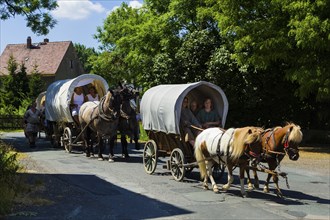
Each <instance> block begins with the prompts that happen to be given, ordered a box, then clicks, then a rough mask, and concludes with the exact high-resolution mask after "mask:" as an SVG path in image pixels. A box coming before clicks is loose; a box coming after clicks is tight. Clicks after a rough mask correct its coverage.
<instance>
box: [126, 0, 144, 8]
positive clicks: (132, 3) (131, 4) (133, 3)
mask: <svg viewBox="0 0 330 220" xmlns="http://www.w3.org/2000/svg"><path fill="white" fill-rule="evenodd" d="M128 6H129V7H132V8H141V7H142V3H141V2H139V1H137V0H133V1H130V2H129V3H128Z"/></svg>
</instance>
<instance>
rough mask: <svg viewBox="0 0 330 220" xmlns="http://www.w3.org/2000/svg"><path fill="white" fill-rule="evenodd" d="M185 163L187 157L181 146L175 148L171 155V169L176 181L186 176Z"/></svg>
mask: <svg viewBox="0 0 330 220" xmlns="http://www.w3.org/2000/svg"><path fill="white" fill-rule="evenodd" d="M184 164H185V157H184V156H183V152H182V150H181V149H180V148H175V149H173V151H172V152H171V156H170V169H171V173H172V176H173V178H174V179H175V180H176V181H182V180H183V178H184V176H185V172H186V168H185V167H184Z"/></svg>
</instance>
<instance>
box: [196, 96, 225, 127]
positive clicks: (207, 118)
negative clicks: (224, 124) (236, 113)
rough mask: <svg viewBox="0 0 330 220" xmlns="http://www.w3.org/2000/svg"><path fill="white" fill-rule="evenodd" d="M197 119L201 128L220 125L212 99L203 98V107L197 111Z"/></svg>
mask: <svg viewBox="0 0 330 220" xmlns="http://www.w3.org/2000/svg"><path fill="white" fill-rule="evenodd" d="M197 119H198V120H199V121H200V123H201V124H202V127H203V128H210V127H218V126H220V124H221V118H220V116H219V115H218V113H217V112H216V111H215V110H214V109H213V106H212V100H211V99H210V98H206V99H205V101H204V108H202V109H201V110H200V111H199V112H198V114H197Z"/></svg>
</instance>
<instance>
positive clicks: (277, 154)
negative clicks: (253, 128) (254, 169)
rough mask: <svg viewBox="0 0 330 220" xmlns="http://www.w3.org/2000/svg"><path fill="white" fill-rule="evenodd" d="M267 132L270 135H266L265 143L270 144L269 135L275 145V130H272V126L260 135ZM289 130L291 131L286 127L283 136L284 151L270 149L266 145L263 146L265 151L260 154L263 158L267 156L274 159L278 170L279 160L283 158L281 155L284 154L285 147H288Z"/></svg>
mask: <svg viewBox="0 0 330 220" xmlns="http://www.w3.org/2000/svg"><path fill="white" fill-rule="evenodd" d="M267 132H270V135H269V136H268V137H266V141H265V145H266V146H267V145H268V146H270V144H269V140H270V138H271V137H273V138H272V140H273V144H274V147H275V146H276V140H275V130H274V128H272V129H267V130H265V131H264V133H263V134H262V135H265V134H266V133H267ZM290 132H291V131H290V129H288V130H287V132H286V133H285V136H284V144H283V147H284V151H285V152H279V151H272V150H269V149H267V147H265V152H264V153H263V156H262V158H264V159H266V158H267V157H268V158H274V159H276V163H277V168H278V170H279V171H280V167H281V165H280V162H281V160H282V159H283V157H284V156H285V154H286V151H287V149H288V148H289V135H290ZM260 165H261V164H260Z"/></svg>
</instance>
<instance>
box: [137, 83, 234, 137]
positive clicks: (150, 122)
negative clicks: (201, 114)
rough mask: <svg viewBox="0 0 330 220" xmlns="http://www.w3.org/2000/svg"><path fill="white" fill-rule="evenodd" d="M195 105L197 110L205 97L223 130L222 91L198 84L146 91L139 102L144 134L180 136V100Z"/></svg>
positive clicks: (224, 108) (224, 102)
mask: <svg viewBox="0 0 330 220" xmlns="http://www.w3.org/2000/svg"><path fill="white" fill-rule="evenodd" d="M185 96H187V97H188V99H189V103H190V101H191V100H195V101H198V102H199V104H200V106H201V105H202V103H203V101H204V100H205V99H206V98H207V97H209V98H211V99H212V101H213V106H214V109H215V110H216V111H217V112H218V114H219V115H220V117H221V119H222V127H224V126H225V122H226V118H227V113H228V100H227V97H226V95H225V93H224V92H223V90H222V89H221V88H220V87H219V86H217V85H215V84H212V83H209V82H205V81H200V82H195V83H188V84H168V85H159V86H155V87H152V88H150V89H148V90H147V91H146V92H145V93H144V95H143V97H142V99H141V105H140V106H141V107H140V112H141V118H142V125H143V128H144V129H145V130H149V131H161V132H165V133H167V134H169V133H171V134H180V128H179V122H180V113H181V106H182V101H183V99H184V97H185Z"/></svg>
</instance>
